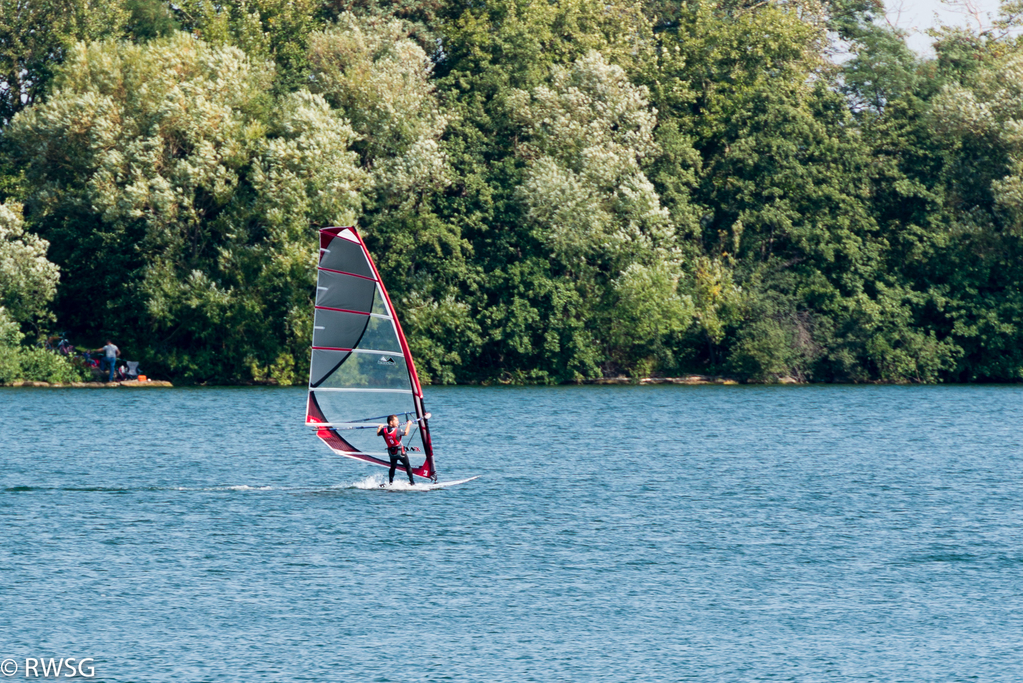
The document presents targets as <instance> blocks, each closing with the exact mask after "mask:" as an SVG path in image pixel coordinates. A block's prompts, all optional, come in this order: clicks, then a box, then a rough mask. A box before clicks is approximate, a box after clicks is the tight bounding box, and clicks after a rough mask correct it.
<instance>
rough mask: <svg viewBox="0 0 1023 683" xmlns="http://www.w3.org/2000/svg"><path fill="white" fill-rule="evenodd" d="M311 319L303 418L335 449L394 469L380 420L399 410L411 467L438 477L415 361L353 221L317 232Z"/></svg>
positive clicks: (413, 469) (347, 455)
mask: <svg viewBox="0 0 1023 683" xmlns="http://www.w3.org/2000/svg"><path fill="white" fill-rule="evenodd" d="M313 320H314V322H313V350H312V361H311V363H310V371H309V398H308V404H307V408H306V424H309V425H312V426H314V427H315V429H316V435H317V436H319V437H320V439H322V440H323V442H324V443H325V444H327V446H329V447H330V449H331V450H332V451H334V452H335V453H337V454H338V455H343V456H345V457H348V458H355V459H356V460H363V461H365V462H370V463H374V464H376V465H384V466H386V467H390V460H389V458H388V456H387V451H386V447H385V444H384V440H383V438H382V437H379V436H377V434H376V429H377V425H379V424H382V423H383V422H385V421H386V420H387V416H388V415H397V416H398V418H399V420H400V421H401V422H402V431H404V423H405V422H407V421H410V420H411V421H412V422H413V424H412V427H411V429H410V430H409V435H408V436H407V437H406V438H405V439H404V443H405V445H406V448H407V449H408V455H409V460H410V462H411V464H412V473H413V474H415V475H417V476H420V477H424V478H427V479H434V480H435V479H436V471H435V469H434V465H433V447H432V444H431V442H430V427H429V425H428V424H427V413H426V412H425V411H424V410H423V390H422V389H421V388H420V386H419V377H418V376H417V375H416V366H415V364H414V363H413V361H412V354H411V353H410V352H409V348H408V342H406V341H405V335H404V333H403V332H402V331H401V324H400V323H399V322H398V317H397V315H395V312H394V307H393V306H392V305H391V300H390V298H388V296H387V290H386V289H384V283H383V282H381V280H380V274H379V273H378V272H377V269H376V265H375V264H374V263H373V259H372V258H371V257H370V255H369V251H368V250H367V249H366V245H365V243H363V241H362V237H360V236H359V233H358V231H356V229H355V228H353V227H348V228H326V229H323V230H320V263H319V271H318V276H317V279H316V310H315V315H314V318H313ZM420 461H421V464H419V465H418V466H417V463H418V462H420ZM398 469H400V470H402V471H404V469H405V468H404V467H402V466H401V465H399V466H398Z"/></svg>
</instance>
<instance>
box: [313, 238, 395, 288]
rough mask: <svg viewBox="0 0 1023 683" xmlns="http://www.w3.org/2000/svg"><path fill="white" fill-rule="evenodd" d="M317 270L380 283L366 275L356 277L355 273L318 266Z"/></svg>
mask: <svg viewBox="0 0 1023 683" xmlns="http://www.w3.org/2000/svg"><path fill="white" fill-rule="evenodd" d="M341 239H344V238H343V237H342V238H341ZM363 248H365V247H363ZM371 263H372V262H371ZM316 269H317V270H325V271H327V272H328V273H337V274H338V275H351V276H352V277H358V278H362V279H363V280H369V281H370V282H380V280H374V279H373V278H371V277H366V276H365V275H356V274H355V273H346V272H345V271H343V270H334V269H333V268H321V267H320V266H316ZM373 271H374V272H376V268H374V269H373ZM377 277H380V276H379V275H377Z"/></svg>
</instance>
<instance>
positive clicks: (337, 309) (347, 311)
mask: <svg viewBox="0 0 1023 683" xmlns="http://www.w3.org/2000/svg"><path fill="white" fill-rule="evenodd" d="M313 308H315V309H317V310H320V311H337V312H339V313H354V314H355V315H374V314H373V313H367V312H366V311H351V310H348V309H347V308H331V307H330V306H313ZM376 315H378V316H379V317H381V318H387V319H390V316H386V315H383V316H381V315H380V314H379V313H377V314H376Z"/></svg>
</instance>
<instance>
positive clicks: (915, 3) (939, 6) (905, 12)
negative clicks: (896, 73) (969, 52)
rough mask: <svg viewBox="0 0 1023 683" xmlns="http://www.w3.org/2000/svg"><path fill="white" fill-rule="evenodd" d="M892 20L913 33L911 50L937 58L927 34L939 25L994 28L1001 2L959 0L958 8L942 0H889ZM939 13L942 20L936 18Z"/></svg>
mask: <svg viewBox="0 0 1023 683" xmlns="http://www.w3.org/2000/svg"><path fill="white" fill-rule="evenodd" d="M885 4H886V6H887V8H888V20H889V21H890V22H891V23H893V24H895V25H896V26H898V27H899V28H901V29H904V30H906V31H908V32H909V37H908V38H907V42H908V43H909V47H911V48H912V49H913V50H915V51H916V52H917V53H918V54H920V55H933V54H934V52H933V51H932V50H931V49H930V46H931V37H930V36H928V35H927V34H926V33H924V31H926V30H927V29H928V28H931V27H933V26H937V25H939V24H942V23H943V24H949V25H955V26H967V25H969V26H973V27H974V28H976V27H977V25H978V21H979V22H981V23H982V24H983V25H984V27H988V26H990V25H991V22H992V21H993V20H994V18H995V16H996V15H997V14H998V0H966V1H965V2H964V1H963V0H957V2H956V4H955V5H951V4H946V3H943V2H941V0H885ZM935 13H937V15H938V17H937V18H936V17H935Z"/></svg>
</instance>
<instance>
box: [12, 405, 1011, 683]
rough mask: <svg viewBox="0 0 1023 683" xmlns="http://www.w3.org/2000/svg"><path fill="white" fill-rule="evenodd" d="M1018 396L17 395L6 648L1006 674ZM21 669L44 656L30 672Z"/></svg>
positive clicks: (126, 659) (256, 668)
mask: <svg viewBox="0 0 1023 683" xmlns="http://www.w3.org/2000/svg"><path fill="white" fill-rule="evenodd" d="M1021 399H1023V388H1021V387H1016V386H1012V387H1005V386H962V387H894V386H886V387H874V386H826V387H825V386H820V387H818V386H811V387H742V386H740V387H726V386H706V387H681V386H659V387H560V388H478V387H457V388H456V387H452V388H437V387H429V388H428V389H427V407H428V408H429V409H430V410H432V412H433V414H434V419H433V420H432V422H431V424H432V427H433V433H434V440H435V446H436V451H437V466H438V469H439V472H440V478H441V480H454V479H463V478H465V477H468V476H472V475H481V477H480V478H479V479H477V480H476V481H473V482H469V483H467V484H463V485H460V486H456V487H453V488H449V489H445V490H439V491H431V492H411V491H386V490H379V489H375V488H372V487H370V486H367V482H368V481H372V480H368V479H367V478H368V477H371V476H377V477H379V476H381V475H386V472H385V471H384V470H382V469H380V468H374V467H372V466H369V465H364V464H361V463H358V462H355V461H352V460H347V459H342V458H338V457H336V456H334V455H332V454H331V453H330V452H329V451H328V450H327V449H326V447H324V446H323V445H322V444H321V443H320V442H319V441H318V440H317V439H316V438H315V437H314V436H313V435H312V434H311V433H309V432H308V431H307V430H306V428H305V427H303V426H302V424H301V423H302V419H303V415H304V391H303V390H301V389H273V388H216V389H213V388H196V389H146V390H141V389H140V390H132V389H128V388H119V389H108V390H99V389H97V390H74V389H66V390H65V389H0V606H2V612H0V657H3V658H7V657H10V658H13V659H15V660H16V661H18V662H23V661H24V659H25V658H26V657H78V658H80V657H92V658H95V661H96V664H95V670H96V677H95V678H94V679H92V680H103V681H144V682H162V681H179V682H186V683H188V682H195V681H239V682H242V681H244V682H247V683H251V682H253V681H318V682H324V681H380V682H384V681H402V682H404V681H485V682H497V681H515V682H520V681H552V682H553V681H641V682H654V681H856V680H864V681H1015V680H1020V678H1021V671H1023V666H1021V665H1023V578H1021V577H1023V504H1021V492H1023V468H1021V464H1023V446H1021V438H1020V426H1021V424H1023V423H1021V418H1023V408H1021V405H1023V401H1021ZM11 680H23V672H19V674H18V675H17V677H16V678H12V679H11Z"/></svg>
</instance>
